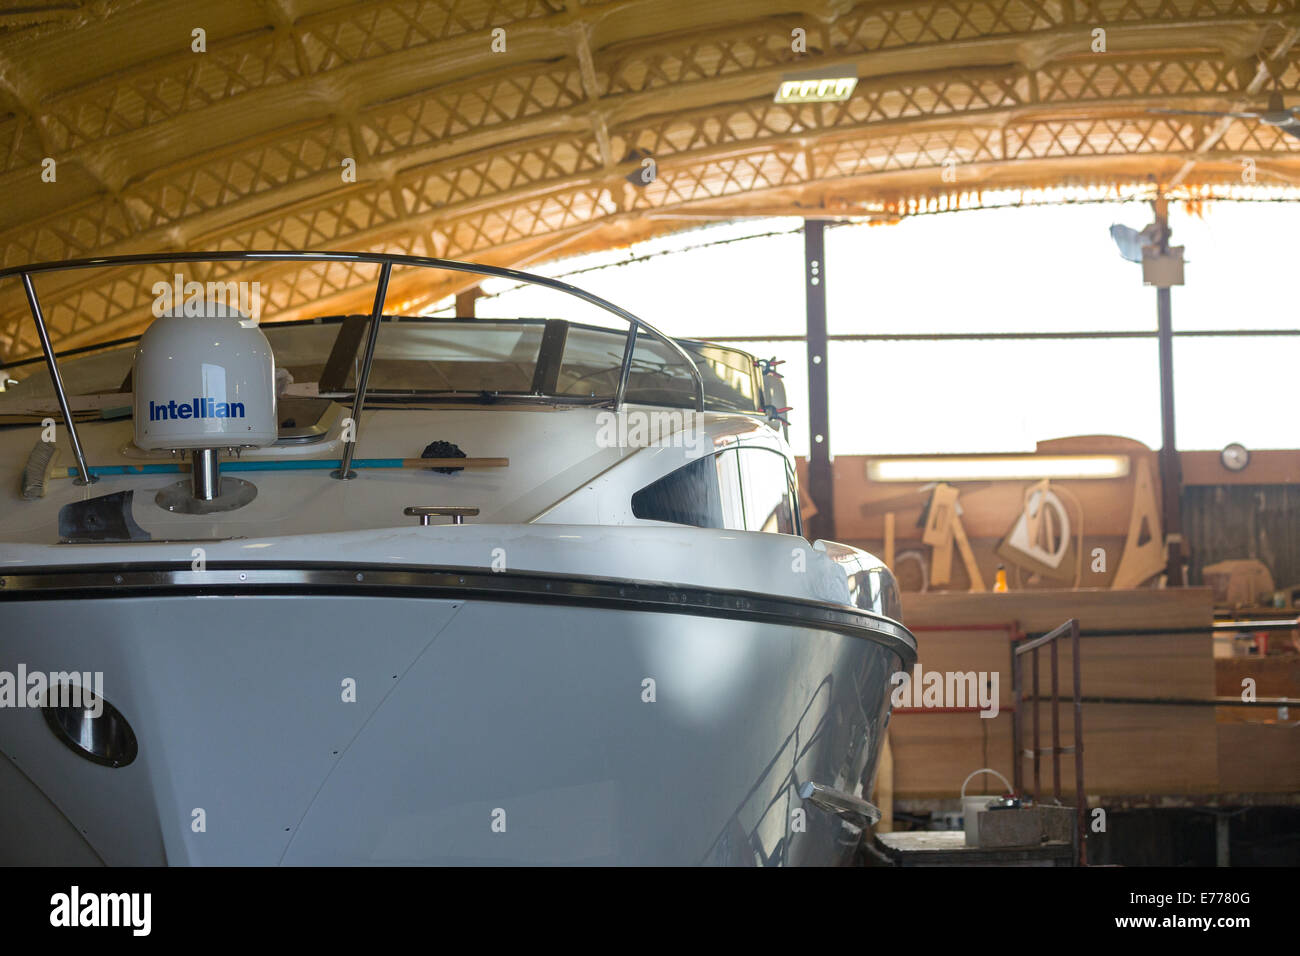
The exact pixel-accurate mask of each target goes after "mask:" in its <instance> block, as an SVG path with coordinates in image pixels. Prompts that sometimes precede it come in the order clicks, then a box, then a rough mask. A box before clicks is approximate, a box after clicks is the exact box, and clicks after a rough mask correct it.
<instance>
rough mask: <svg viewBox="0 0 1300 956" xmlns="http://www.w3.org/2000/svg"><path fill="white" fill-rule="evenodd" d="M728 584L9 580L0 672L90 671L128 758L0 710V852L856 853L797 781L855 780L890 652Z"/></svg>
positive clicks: (73, 857) (289, 858) (866, 775)
mask: <svg viewBox="0 0 1300 956" xmlns="http://www.w3.org/2000/svg"><path fill="white" fill-rule="evenodd" d="M235 577H236V579H237V575H236V576H235ZM11 580H12V579H11ZM342 590H343V591H346V589H342ZM85 593H91V592H85ZM11 595H12V592H11ZM725 603H726V602H719V607H718V608H716V609H715V610H714V611H713V612H708V613H699V612H698V611H692V610H690V609H688V608H685V607H683V608H670V609H662V606H656V605H654V604H653V603H651V604H647V605H645V606H644V607H637V606H635V605H629V606H615V605H613V604H611V603H609V602H607V603H606V604H604V605H601V604H600V603H599V602H591V601H589V602H586V603H584V602H583V601H582V600H581V599H580V597H575V596H574V595H573V594H569V595H567V596H561V595H558V594H557V595H556V596H555V597H554V598H553V599H551V598H547V597H545V596H542V595H537V594H533V595H531V596H528V595H524V596H521V597H519V598H518V599H515V600H490V599H485V598H483V597H481V596H476V595H468V596H458V595H456V594H455V593H454V591H449V590H445V589H444V590H442V591H433V592H429V593H418V592H416V591H414V590H408V591H402V590H396V591H388V592H383V591H375V592H367V593H332V594H331V593H319V591H317V592H315V593H312V594H310V595H304V594H297V593H294V590H293V588H292V587H288V586H286V587H283V588H279V589H266V588H261V589H258V588H253V587H251V586H250V587H249V588H247V589H246V591H245V592H244V593H241V592H240V591H239V588H238V586H237V585H232V586H231V587H230V588H227V589H225V590H223V591H221V592H220V593H216V592H213V593H203V592H195V593H184V594H182V593H174V594H170V593H134V592H130V591H129V590H128V591H126V592H124V593H121V594H118V595H114V596H111V597H110V596H103V597H100V596H82V597H80V598H78V599H72V600H70V599H67V597H66V596H59V595H50V596H49V597H42V596H40V595H39V594H36V595H33V596H30V597H29V598H26V599H23V600H13V601H9V600H6V601H5V603H4V622H5V623H4V629H3V634H2V635H0V669H9V670H12V669H13V668H14V666H15V665H16V664H17V663H18V662H21V663H22V664H23V665H24V666H25V667H26V669H27V671H28V672H33V671H45V672H51V671H74V670H75V671H78V672H101V673H102V674H103V675H104V676H103V695H104V698H105V699H106V700H107V701H109V702H110V703H111V704H112V705H113V706H114V707H116V708H117V709H118V711H120V712H121V713H122V715H124V716H125V718H126V719H127V720H128V721H129V723H130V725H131V727H132V729H133V730H134V733H135V736H136V738H137V740H138V756H137V757H136V758H135V759H134V760H133V761H132V762H131V763H130V764H129V765H127V766H123V767H117V768H113V767H106V766H102V765H99V764H95V763H92V762H90V761H89V760H86V759H84V757H82V756H80V755H78V754H77V753H75V752H74V751H73V749H72V748H70V747H68V746H65V745H64V744H63V743H61V742H60V741H59V740H58V739H57V738H56V736H55V735H54V733H53V732H52V731H51V728H50V727H49V726H48V725H47V723H46V721H45V720H44V719H43V718H42V715H41V713H40V711H39V710H37V709H32V708H24V707H17V708H10V709H6V710H3V711H0V754H2V755H3V756H2V758H0V863H11V864H12V863H29V864H31V863H34V864H65V863H94V862H102V863H105V864H108V865H132V864H144V865H150V864H164V863H167V864H182V865H184V864H198V865H213V864H215V865H222V864H251V865H276V864H287V865H314V864H356V865H371V864H392V865H414V864H470V865H473V864H523V865H531V864H649V865H691V864H728V865H734V864H739V865H753V864H804V865H830V864H837V863H843V862H846V861H847V860H848V859H849V858H850V857H851V855H852V853H853V852H854V848H855V845H856V843H857V839H858V836H859V835H860V831H859V830H858V829H857V827H856V826H855V825H854V824H853V823H852V822H850V821H849V820H847V819H844V818H841V817H839V816H835V815H832V814H829V813H827V812H826V811H824V810H822V809H820V808H819V807H817V806H814V805H812V803H811V802H805V801H802V800H801V799H800V797H799V792H798V791H799V788H800V786H801V785H803V784H805V783H807V782H816V783H819V784H823V785H826V786H830V787H834V788H836V789H840V790H843V791H846V792H849V793H852V794H857V795H865V796H869V794H863V790H862V785H863V782H864V781H865V782H866V783H867V786H868V787H869V785H870V781H871V779H872V778H873V775H874V769H875V768H874V764H875V758H876V755H877V753H878V748H879V745H880V742H881V740H882V735H883V731H884V728H885V726H886V724H887V720H888V708H889V699H888V691H889V687H890V684H889V675H890V674H892V673H894V672H895V671H898V670H900V669H902V668H903V667H904V666H905V662H904V659H903V657H904V653H905V651H906V649H905V648H903V649H902V650H900V648H899V647H898V646H895V645H894V644H891V643H890V642H889V641H878V640H872V639H868V638H865V637H862V636H858V635H855V634H852V633H846V632H845V631H844V629H842V628H841V629H835V628H834V627H831V626H826V625H824V624H816V623H813V624H802V623H791V622H789V621H782V620H778V619H775V618H774V617H772V616H770V615H769V616H767V617H765V616H764V615H763V614H761V613H752V614H748V615H745V614H737V613H732V611H730V610H728V609H727V607H724V606H723V605H724V604H725Z"/></svg>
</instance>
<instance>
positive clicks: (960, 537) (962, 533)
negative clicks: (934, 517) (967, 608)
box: [952, 517, 985, 591]
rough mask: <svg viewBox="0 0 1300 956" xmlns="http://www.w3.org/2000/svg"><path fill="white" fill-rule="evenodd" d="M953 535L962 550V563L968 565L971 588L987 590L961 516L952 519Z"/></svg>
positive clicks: (967, 572)
mask: <svg viewBox="0 0 1300 956" xmlns="http://www.w3.org/2000/svg"><path fill="white" fill-rule="evenodd" d="M952 536H953V539H954V540H955V541H956V542H957V549H958V550H959V551H960V552H961V560H962V563H963V564H965V565H966V574H967V575H968V576H969V577H970V589H971V590H972V591H983V590H985V587H984V579H983V578H982V577H980V566H979V565H978V564H977V563H976V562H975V555H974V554H973V553H972V552H971V549H970V541H968V540H967V538H966V530H965V529H964V528H963V527H962V525H961V518H957V517H954V518H953V519H952Z"/></svg>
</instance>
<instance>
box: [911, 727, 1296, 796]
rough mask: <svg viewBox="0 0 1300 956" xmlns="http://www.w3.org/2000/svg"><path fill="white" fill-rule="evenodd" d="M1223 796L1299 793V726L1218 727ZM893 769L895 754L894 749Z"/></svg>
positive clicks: (1220, 781)
mask: <svg viewBox="0 0 1300 956" xmlns="http://www.w3.org/2000/svg"><path fill="white" fill-rule="evenodd" d="M1217 730H1218V750H1219V786H1220V789H1221V790H1222V792H1224V793H1297V792H1300V723H1297V722H1295V721H1292V722H1291V723H1289V724H1219V725H1218V727H1217ZM894 760H895V766H897V760H898V754H897V749H895V756H894Z"/></svg>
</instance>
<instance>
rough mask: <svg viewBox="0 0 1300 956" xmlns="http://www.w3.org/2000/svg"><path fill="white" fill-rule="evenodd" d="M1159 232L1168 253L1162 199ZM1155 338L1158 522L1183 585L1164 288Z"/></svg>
mask: <svg viewBox="0 0 1300 956" xmlns="http://www.w3.org/2000/svg"><path fill="white" fill-rule="evenodd" d="M1155 207H1156V221H1157V222H1158V223H1160V225H1161V226H1162V227H1163V228H1162V229H1161V240H1160V246H1161V252H1163V253H1167V252H1168V250H1169V205H1168V201H1167V200H1165V199H1164V198H1163V197H1162V198H1161V199H1159V200H1158V201H1157V202H1156V203H1155ZM1156 318H1157V326H1156V335H1157V339H1158V341H1159V346H1160V498H1161V506H1162V507H1161V511H1162V514H1161V522H1162V523H1163V524H1164V530H1165V541H1166V542H1167V544H1168V556H1167V563H1166V565H1165V575H1166V581H1167V583H1168V584H1169V586H1170V587H1180V586H1181V585H1182V584H1183V544H1182V542H1183V508H1182V493H1183V469H1182V463H1181V462H1180V461H1179V459H1178V442H1177V440H1176V438H1175V435H1174V324H1173V309H1172V305H1171V301H1170V289H1169V287H1168V286H1165V287H1162V288H1158V289H1156Z"/></svg>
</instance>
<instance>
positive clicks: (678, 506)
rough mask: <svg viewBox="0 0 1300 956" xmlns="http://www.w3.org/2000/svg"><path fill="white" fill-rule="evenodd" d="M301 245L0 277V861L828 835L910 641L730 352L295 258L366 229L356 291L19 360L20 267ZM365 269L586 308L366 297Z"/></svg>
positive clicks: (639, 325) (420, 856) (861, 781)
mask: <svg viewBox="0 0 1300 956" xmlns="http://www.w3.org/2000/svg"><path fill="white" fill-rule="evenodd" d="M304 258H306V256H305V254H301V253H243V254H236V255H232V254H229V253H214V254H202V253H200V254H173V255H160V256H140V257H122V258H117V259H100V260H80V261H73V262H62V263H49V264H42V265H34V266H29V267H25V268H22V269H11V270H8V271H6V272H3V273H0V281H8V282H14V281H21V282H23V283H24V285H25V286H26V288H27V290H28V292H29V304H30V306H31V310H32V312H33V318H34V321H36V322H37V324H38V326H39V327H40V331H41V336H42V340H43V341H44V342H45V343H46V354H45V356H44V358H42V359H39V360H37V361H38V363H40V364H38V365H36V366H34V367H27V368H24V369H22V370H15V369H13V368H10V369H9V370H8V371H7V372H6V373H5V374H7V375H14V374H18V373H20V372H23V371H25V372H29V373H30V374H27V375H26V377H25V378H24V379H23V380H22V381H21V382H20V383H19V384H17V385H14V386H12V387H11V388H10V389H9V390H8V391H6V392H5V393H3V394H0V472H2V473H3V480H0V863H6V864H32V863H35V864H92V865H93V864H107V865H158V864H173V865H176V864H179V865H188V864H193V865H211V864H252V865H276V864H285V865H300V864H356V865H370V864H667V865H677V864H685V865H690V864H742V865H754V864H763V865H770V864H820V865H826V864H836V863H843V862H847V861H849V860H850V859H851V858H852V857H853V854H854V852H855V850H856V846H857V844H858V842H859V841H860V838H861V835H862V833H863V828H864V826H865V825H866V824H867V823H868V822H869V821H871V820H872V819H874V817H875V816H876V815H877V811H876V810H875V808H874V807H873V806H872V805H871V803H869V802H868V798H869V797H870V789H871V785H872V781H873V778H874V774H875V768H876V762H877V757H878V754H879V750H880V746H881V743H882V740H883V735H884V733H885V730H886V727H887V725H888V720H889V706H890V701H889V691H890V689H891V688H890V676H891V675H892V674H894V673H895V672H898V671H902V670H907V669H910V667H911V665H912V663H913V661H914V659H915V641H914V639H913V637H912V635H911V634H910V633H909V632H908V631H907V629H906V628H905V627H904V626H903V625H902V623H901V622H900V620H899V617H900V615H899V602H898V595H897V588H896V585H895V582H894V579H893V577H892V575H891V574H890V572H889V571H888V570H887V569H886V568H885V567H884V566H883V564H882V563H881V562H880V561H878V560H876V559H875V558H873V557H872V556H871V555H869V554H866V553H864V552H862V551H859V550H856V549H853V548H850V547H847V546H844V545H841V544H836V543H833V542H825V541H817V542H815V543H810V542H809V541H807V540H806V539H805V538H803V537H801V524H800V518H799V509H798V504H797V503H798V497H797V485H796V477H795V470H794V459H793V456H792V454H791V451H790V447H789V445H788V444H787V442H786V438H785V433H784V432H785V427H786V426H785V424H784V423H783V422H782V421H781V414H780V411H779V408H780V406H781V405H782V404H783V399H782V397H781V396H782V392H781V390H780V388H779V383H778V382H777V379H776V376H774V375H770V374H765V366H764V364H763V363H758V362H756V361H755V360H754V359H753V358H752V357H750V356H749V355H746V354H744V353H742V352H739V351H735V350H732V349H728V348H721V347H717V346H711V345H706V344H704V343H698V342H686V341H682V342H678V341H675V340H672V339H669V338H668V337H666V336H664V335H662V334H660V333H659V332H657V331H656V330H654V329H653V328H652V327H650V326H648V325H647V324H645V323H644V322H641V321H640V320H639V319H637V318H636V317H634V316H632V315H630V314H629V313H626V312H624V311H623V310H621V309H619V308H618V307H616V306H613V305H611V304H610V303H607V302H604V301H603V300H600V299H597V298H596V297H594V296H591V295H589V294H587V293H585V292H582V291H580V290H577V289H574V288H573V287H571V286H568V285H566V284H564V283H560V282H558V281H556V280H552V279H547V278H543V277H537V276H530V275H526V274H524V273H517V272H513V271H511V270H504V269H494V268H491V267H486V266H477V265H470V264H466V263H457V262H447V261H443V260H433V259H416V258H411V257H400V256H385V255H377V254H376V255H360V254H350V253H325V254H312V255H311V259H313V260H320V259H322V258H324V259H326V260H334V261H361V262H373V263H376V264H378V266H379V269H380V282H379V289H378V291H377V294H376V300H375V301H376V305H375V308H374V310H373V312H372V313H371V314H370V315H366V316H352V317H333V318H324V319H318V320H313V321H310V322H301V323H290V324H281V325H264V326H260V327H259V326H257V325H256V324H254V323H252V322H251V321H248V320H241V317H240V316H239V315H238V314H237V313H235V312H233V311H231V310H226V311H224V312H223V311H222V309H221V308H220V306H219V305H218V304H214V303H211V302H206V301H205V303H204V305H203V308H202V310H201V312H202V314H201V315H199V316H184V315H183V314H182V310H179V309H177V310H174V314H170V315H165V316H163V317H162V318H159V319H157V320H155V322H154V324H153V325H152V326H151V327H150V329H149V330H148V331H147V332H146V333H145V335H144V336H143V338H142V339H141V340H140V341H139V342H133V343H125V344H122V345H120V346H118V347H116V348H111V349H100V350H97V351H94V352H91V353H87V354H83V355H78V356H73V357H67V356H64V357H61V358H60V359H59V360H58V361H57V362H56V361H55V360H54V358H53V357H52V353H51V351H50V349H49V344H48V335H47V334H46V332H45V329H44V323H43V319H42V317H41V312H40V307H39V301H38V299H37V297H36V294H35V291H34V280H36V279H38V278H39V277H40V276H42V275H44V274H46V273H51V272H59V271H63V270H69V269H85V268H116V269H125V268H128V267H130V268H134V267H137V266H138V265H141V264H143V263H167V264H172V265H176V264H180V265H184V264H187V263H193V262H207V261H213V260H250V259H255V260H260V261H267V260H286V261H288V260H295V259H304ZM394 267H401V268H407V267H428V268H439V269H453V270H457V271H464V272H473V273H478V274H481V275H488V276H505V277H510V278H514V279H518V280H520V281H525V282H532V283H536V284H540V285H543V286H546V287H549V288H552V289H557V290H559V291H562V292H569V293H572V294H573V295H575V296H577V297H579V298H581V299H585V300H586V301H587V302H588V303H592V304H595V305H598V306H600V307H601V308H603V309H605V310H606V311H607V312H608V313H609V314H611V315H613V316H614V317H615V318H617V319H618V320H619V321H620V322H622V323H624V325H623V327H621V328H616V329H611V328H607V327H602V326H599V325H595V324H590V323H581V322H577V321H572V322H570V321H566V320H564V319H562V318H560V319H549V320H531V319H519V320H496V319H469V320H465V319H456V320H447V319H418V318H409V317H401V318H400V321H399V320H398V317H395V316H389V315H385V314H384V313H383V304H384V299H385V295H386V292H387V286H388V278H389V275H390V273H391V270H392V269H393V268H394ZM199 328H201V329H202V335H201V336H200V337H199V338H197V339H196V338H195V335H194V330H195V329H199ZM168 330H170V331H168ZM214 331H215V332H220V333H221V334H209V333H214ZM165 333H166V334H165ZM173 333H174V334H175V336H179V337H178V338H176V337H173V338H171V339H169V338H167V335H171V334H173ZM227 337H228V339H227ZM208 339H212V340H213V342H212V344H211V346H209V345H207V344H206V342H207V340H208ZM218 339H226V344H225V346H223V345H222V344H221V342H219V341H216V340H218ZM259 340H260V341H263V342H266V343H268V344H269V346H270V350H271V352H273V361H274V366H271V365H270V364H269V362H270V361H271V358H270V356H259V355H256V354H255V353H257V352H258V351H259V348H260V347H259V346H258V345H257V343H258V341H259ZM232 342H233V343H238V344H240V348H236V349H235V350H234V352H238V353H239V355H237V356H235V355H234V353H233V352H231V351H230V345H231V343H232ZM250 344H251V345H250ZM245 346H250V347H247V348H245ZM163 352H166V354H165V356H163V357H162V358H160V357H159V356H160V355H163ZM232 356H233V357H232ZM213 369H217V370H219V372H220V374H219V375H218V374H215V373H213V371H212V370H213ZM196 376H197V377H196ZM268 376H269V377H268ZM191 381H193V382H198V383H200V384H194V385H192V386H191V385H190V384H188V383H189V382H191ZM168 389H171V392H168ZM200 391H202V394H200ZM235 405H240V406H245V407H241V408H239V409H238V410H236V409H235V408H234V406H235ZM267 405H269V408H267V407H265V406H267ZM132 408H134V409H135V414H134V415H132V413H131V409H132ZM269 415H274V418H273V419H270V421H271V424H272V427H271V431H270V434H269V435H266V436H262V437H260V438H259V437H256V433H257V421H259V420H261V419H263V418H265V417H266V416H269ZM241 416H243V417H241ZM49 419H55V420H57V425H55V426H54V427H53V428H51V427H50V426H51V422H50V421H49ZM246 421H247V422H248V424H245V422H246ZM240 429H243V430H244V431H243V432H241V431H240ZM244 433H246V435H245V437H248V436H254V437H251V438H248V440H243V439H241V437H240V436H241V434H244ZM49 437H54V438H55V446H56V451H55V452H54V454H53V456H51V455H50V454H49V447H48V442H45V441H43V439H47V438H49ZM168 443H171V445H170V447H172V448H178V449H182V450H183V453H184V454H183V455H182V456H181V457H177V456H176V455H170V456H169V455H168V453H167V452H166V451H165V450H162V449H164V448H165V447H167V445H168ZM239 446H243V447H242V449H241V450H239V451H238V452H234V451H232V449H235V448H238V447H239ZM185 456H188V459H189V460H188V461H187V460H186V457H185ZM462 457H463V463H462V465H463V466H462V467H460V469H459V470H453V468H455V467H456V465H455V464H454V463H453V462H451V461H448V459H455V460H456V461H457V462H460V461H461V460H462ZM412 459H420V460H421V461H420V462H413V461H412ZM424 460H434V463H435V464H436V465H437V466H438V467H436V468H433V469H430V468H429V467H428V466H423V467H418V465H420V464H421V463H422V462H423V461H424ZM503 460H504V461H503ZM87 473H89V474H90V475H92V476H94V477H95V480H94V481H93V482H92V483H89V484H87V483H84V482H83V481H82V479H81V477H80V476H82V475H85V474H87ZM5 675H8V679H7V686H8V687H9V689H10V693H9V694H8V696H6V694H5V687H6V676H5ZM33 675H37V676H33ZM77 675H81V676H77ZM101 675H102V677H101ZM38 677H40V678H42V679H38ZM42 685H43V686H42ZM76 687H86V688H88V690H89V691H91V693H90V694H88V695H87V697H86V698H85V699H84V700H81V701H78V700H77V699H76V698H75V693H76V690H75V688H76ZM69 688H74V689H73V690H71V691H70V690H69Z"/></svg>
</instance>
